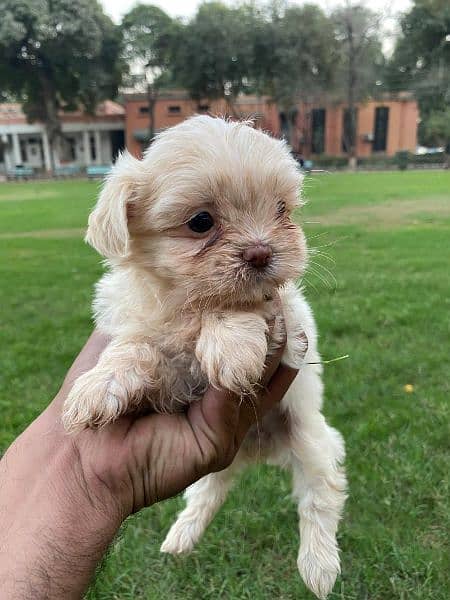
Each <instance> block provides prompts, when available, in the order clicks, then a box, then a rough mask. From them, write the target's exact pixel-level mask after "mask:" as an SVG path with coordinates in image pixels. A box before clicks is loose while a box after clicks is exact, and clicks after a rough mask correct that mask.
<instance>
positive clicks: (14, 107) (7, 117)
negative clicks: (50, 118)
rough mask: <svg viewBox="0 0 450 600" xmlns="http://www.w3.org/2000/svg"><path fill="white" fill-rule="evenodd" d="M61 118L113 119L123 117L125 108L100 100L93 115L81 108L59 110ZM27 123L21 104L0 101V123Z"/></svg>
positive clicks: (69, 119) (73, 119)
mask: <svg viewBox="0 0 450 600" xmlns="http://www.w3.org/2000/svg"><path fill="white" fill-rule="evenodd" d="M60 115H61V120H62V122H63V123H64V121H72V122H73V121H82V120H84V119H86V118H88V119H89V120H92V119H108V120H110V119H114V120H116V119H117V118H122V119H123V118H125V109H124V108H123V106H122V105H121V104H118V103H117V102H113V101H112V100H105V101H104V102H101V103H100V104H99V105H98V106H97V109H96V111H95V115H87V114H86V113H84V112H83V111H82V110H76V111H70V112H64V111H61V112H60ZM21 123H27V118H26V115H25V113H24V112H23V110H22V105H21V104H19V103H17V102H4V103H0V125H18V124H21Z"/></svg>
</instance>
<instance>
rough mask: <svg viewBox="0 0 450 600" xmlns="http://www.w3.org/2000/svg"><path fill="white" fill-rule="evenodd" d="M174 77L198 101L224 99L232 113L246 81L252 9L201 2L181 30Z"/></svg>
mask: <svg viewBox="0 0 450 600" xmlns="http://www.w3.org/2000/svg"><path fill="white" fill-rule="evenodd" d="M177 48H178V49H177V52H176V54H175V64H174V71H175V77H176V79H177V81H179V82H180V84H181V85H182V86H183V87H184V88H185V89H187V90H188V91H189V93H190V95H191V97H192V98H193V99H194V100H197V101H198V102H199V101H200V100H202V99H205V98H206V99H210V100H215V99H223V100H225V101H226V103H227V105H228V110H229V112H230V113H231V114H233V115H235V114H236V107H235V100H236V97H237V96H238V94H239V93H241V92H243V91H245V90H246V89H247V87H248V85H249V76H250V73H251V65H252V61H253V42H252V11H251V10H250V8H249V7H248V6H246V5H243V6H240V7H237V8H230V7H228V6H225V5H224V4H222V3H220V2H207V3H204V4H201V5H200V7H199V8H198V10H197V13H196V15H195V16H194V18H193V19H192V20H191V21H190V22H189V23H187V25H185V27H184V28H183V29H182V30H181V31H180V39H179V41H178V44H177Z"/></svg>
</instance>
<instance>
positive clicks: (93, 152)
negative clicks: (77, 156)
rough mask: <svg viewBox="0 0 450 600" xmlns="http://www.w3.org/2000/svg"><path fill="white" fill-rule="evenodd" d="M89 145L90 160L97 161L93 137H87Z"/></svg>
mask: <svg viewBox="0 0 450 600" xmlns="http://www.w3.org/2000/svg"><path fill="white" fill-rule="evenodd" d="M89 145H90V147H91V158H92V160H97V148H96V147H95V137H94V136H93V135H90V136H89Z"/></svg>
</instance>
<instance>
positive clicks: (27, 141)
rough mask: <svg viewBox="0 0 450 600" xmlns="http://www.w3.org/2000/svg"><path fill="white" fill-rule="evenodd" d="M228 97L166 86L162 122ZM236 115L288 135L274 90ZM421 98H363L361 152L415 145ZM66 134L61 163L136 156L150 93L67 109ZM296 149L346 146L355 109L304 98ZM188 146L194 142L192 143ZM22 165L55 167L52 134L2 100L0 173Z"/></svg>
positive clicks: (294, 130) (217, 108) (159, 111)
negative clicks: (199, 96)
mask: <svg viewBox="0 0 450 600" xmlns="http://www.w3.org/2000/svg"><path fill="white" fill-rule="evenodd" d="M229 112H230V107H229V106H227V104H226V103H225V102H224V101H211V102H208V101H203V102H195V101H194V100H192V99H191V98H190V97H189V95H188V94H187V93H186V92H184V91H182V90H171V91H167V92H164V93H161V94H160V96H159V98H158V100H157V102H156V104H155V130H156V131H160V130H162V129H165V128H166V127H171V126H172V125H176V124H177V123H180V122H181V121H183V120H184V119H186V118H187V117H189V116H191V115H193V114H196V113H204V114H215V115H226V114H229ZM234 113H235V116H239V117H241V118H248V117H251V118H253V119H254V121H255V126H256V127H259V128H261V129H264V130H265V131H269V132H270V133H272V134H273V135H275V136H277V137H283V136H286V131H287V128H288V127H287V122H286V119H285V117H284V115H283V113H280V111H279V110H278V107H277V106H276V105H275V104H274V103H273V102H270V101H269V100H268V99H267V98H264V97H256V96H240V97H239V98H238V100H237V102H236V103H235V106H234ZM418 116H419V115H418V108H417V103H416V101H415V100H414V98H413V97H412V96H411V94H409V93H406V92H402V93H399V94H396V95H395V96H393V95H384V96H382V97H381V98H379V99H378V100H369V101H368V102H365V103H363V104H360V105H358V108H357V126H356V130H357V131H356V148H357V155H358V156H360V157H367V156H370V155H372V154H385V155H387V156H393V155H394V154H395V153H396V152H398V151H399V150H409V151H410V152H414V151H415V149H416V145H417V123H418ZM61 120H62V130H63V133H64V138H63V139H61V140H59V141H58V143H57V144H56V148H55V153H54V154H55V165H56V167H60V166H63V167H64V166H66V165H67V166H70V165H76V166H78V167H86V166H89V165H95V164H97V165H109V164H111V163H112V162H113V161H114V159H115V156H116V155H117V153H118V151H119V150H121V149H122V148H123V147H124V145H126V147H127V148H128V149H129V150H130V152H131V153H132V154H134V155H135V156H141V155H142V151H143V149H145V147H146V146H147V140H148V130H149V114H148V104H147V97H146V95H145V94H131V95H125V97H124V101H123V104H122V105H121V104H118V103H116V102H111V101H107V102H103V103H102V104H100V105H99V107H98V109H97V111H96V113H95V115H86V114H83V113H81V112H80V111H77V112H70V113H67V112H66V113H62V115H61ZM290 130H291V134H292V135H291V141H292V147H293V150H294V151H295V152H296V153H298V154H300V155H301V156H303V157H304V158H309V157H315V156H318V155H322V154H325V155H331V156H339V155H345V154H346V146H347V144H348V131H347V133H346V130H348V111H347V110H346V108H345V105H344V104H342V103H337V102H332V101H325V100H324V99H323V98H321V99H320V100H318V101H315V102H302V103H300V104H299V105H298V110H297V116H296V118H295V122H294V124H293V125H292V126H291V127H290ZM187 150H188V149H187ZM16 166H25V167H33V168H34V169H35V170H36V171H50V170H51V159H50V152H49V141H48V137H47V134H46V131H45V127H44V125H43V124H42V123H28V122H27V120H26V117H25V115H24V114H23V112H22V109H21V106H20V105H19V104H0V173H1V172H4V171H7V170H8V169H12V168H14V167H16Z"/></svg>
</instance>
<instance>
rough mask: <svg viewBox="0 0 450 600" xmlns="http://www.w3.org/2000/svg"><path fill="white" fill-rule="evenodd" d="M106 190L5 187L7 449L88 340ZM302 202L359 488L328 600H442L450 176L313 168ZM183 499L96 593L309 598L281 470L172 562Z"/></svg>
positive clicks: (253, 487) (340, 420) (137, 523)
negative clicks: (90, 231) (91, 215)
mask: <svg viewBox="0 0 450 600" xmlns="http://www.w3.org/2000/svg"><path fill="white" fill-rule="evenodd" d="M97 187H98V186H97V184H96V183H93V182H87V181H70V182H57V183H26V184H3V185H1V186H0V257H1V258H0V276H1V282H2V285H1V287H0V306H1V311H0V331H1V339H2V344H1V350H0V351H1V369H0V414H1V417H0V452H1V451H3V450H4V449H5V448H6V447H7V445H8V444H9V443H10V442H11V441H12V439H13V438H14V437H15V436H16V435H17V434H18V433H19V432H20V431H21V430H22V429H23V428H24V427H25V426H26V425H27V424H28V423H29V422H30V420H31V419H33V418H34V417H35V416H36V415H37V414H38V413H39V412H40V411H41V410H42V409H43V407H44V406H45V405H46V404H47V403H48V401H49V400H50V398H51V397H52V396H53V395H54V394H55V392H56V391H57V389H58V386H59V384H60V382H61V380H62V378H63V376H64V373H65V371H66V370H67V368H68V366H69V365H70V363H71V360H72V359H73V357H74V356H75V354H76V353H77V351H78V350H79V349H80V347H81V346H82V344H83V342H84V340H85V338H86V337H87V335H88V333H89V331H90V329H91V322H90V306H89V305H90V300H91V296H92V284H93V283H94V282H95V280H96V279H97V278H98V277H99V275H100V273H101V265H100V261H99V258H98V256H96V255H95V253H94V252H93V251H92V250H91V249H89V248H88V247H87V246H85V245H84V244H83V242H82V239H81V230H82V228H83V227H84V225H85V223H86V219H87V214H88V211H89V208H90V207H91V206H92V205H93V202H94V198H95V195H96V191H97ZM305 197H306V198H307V199H308V201H309V202H308V204H307V205H306V207H305V208H304V209H303V210H302V211H301V214H299V217H300V218H302V219H303V220H304V221H305V230H306V232H307V234H308V236H309V239H310V245H311V246H313V247H316V248H317V253H316V254H315V255H314V257H313V258H312V261H313V264H312V265H311V271H310V272H309V274H308V275H307V277H306V282H305V285H306V289H307V294H308V297H309V299H310V301H311V303H312V305H313V307H314V309H315V313H316V316H317V320H318V323H319V328H320V332H321V350H322V354H323V356H324V358H332V357H335V356H339V355H341V354H347V353H348V354H350V356H351V357H350V359H349V360H347V361H342V362H339V363H336V364H331V365H329V366H327V367H326V370H325V379H326V390H327V393H326V405H325V412H326V414H327V416H328V418H329V420H330V422H331V423H332V424H334V425H335V426H336V427H338V428H339V429H340V430H341V431H342V432H343V434H344V436H345V439H346V443H347V469H348V476H349V483H350V497H349V500H348V503H347V510H346V514H345V518H344V521H343V524H342V526H341V529H340V534H339V537H340V544H341V548H342V562H343V573H342V578H341V579H340V580H339V582H338V583H337V585H336V587H335V590H334V593H333V594H332V596H330V597H331V598H334V599H335V600H337V599H338V598H341V599H346V600H353V599H354V600H362V599H368V600H391V599H396V598H398V599H402V600H406V599H417V600H419V599H420V600H441V599H442V600H444V599H445V600H447V599H448V598H450V579H449V578H450V568H449V566H450V565H449V559H448V556H449V554H448V550H449V549H448V533H449V531H450V523H449V520H450V519H449V515H450V511H449V506H448V498H449V489H448V471H449V468H448V465H449V438H450V436H449V421H448V414H449V413H448V407H449V404H448V398H449V392H450V389H449V365H448V355H449V340H450V321H449V315H450V278H449V272H450V265H449V259H450V252H449V247H450V243H449V241H450V172H443V171H428V172H389V173H370V174H362V173H359V174H336V175H325V174H324V175H316V176H313V177H309V178H308V179H307V180H306V186H305ZM406 384H411V385H412V386H414V391H413V392H412V393H407V392H406V391H405V390H404V386H405V385H406ZM181 505H182V502H181V499H180V498H176V499H174V500H171V501H169V502H165V503H163V504H161V505H158V506H155V507H152V508H150V509H147V510H145V511H143V512H142V513H141V514H139V515H137V516H134V517H132V518H130V519H129V520H128V521H127V523H126V524H125V525H124V527H123V529H122V531H121V534H120V535H119V537H118V538H117V541H116V542H115V544H114V546H113V547H112V549H111V550H110V552H109V555H108V557H107V559H106V560H105V562H104V564H103V566H102V568H101V570H100V572H99V574H98V576H97V579H96V581H95V583H94V584H93V585H92V587H91V590H90V591H89V593H88V596H87V597H88V598H89V599H90V600H94V599H95V600H111V599H120V600H131V599H133V600H134V599H148V600H153V599H154V600H156V599H160V598H168V599H170V600H176V599H182V598H183V599H190V598H193V599H194V598H195V599H201V600H203V599H216V598H226V599H236V600H242V599H247V598H248V599H250V598H251V599H252V600H254V599H261V600H263V599H269V598H270V599H272V598H273V599H277V600H279V599H280V600H281V599H294V598H295V599H299V600H302V599H305V600H307V599H311V598H312V595H311V594H310V593H309V592H308V591H307V590H306V589H305V587H304V586H303V584H302V582H301V580H300V578H299V576H298V573H297V571H296V554H297V547H298V534H297V516H296V510H295V507H294V504H293V503H292V501H291V499H290V482H289V477H288V475H286V474H282V473H280V472H279V471H277V470H275V469H269V468H266V467H255V468H253V469H252V470H251V471H249V472H248V473H247V475H246V476H245V477H244V478H243V479H242V480H240V481H239V482H238V484H237V485H236V488H235V489H234V491H233V492H232V493H231V495H230V497H229V499H228V501H227V503H226V505H225V506H224V508H223V509H222V510H221V512H220V514H219V515H218V516H217V518H216V519H215V520H214V522H213V523H212V525H211V526H210V528H209V529H208V531H207V533H206V535H205V537H204V539H203V541H202V543H201V544H200V545H199V546H198V549H197V550H196V551H195V552H194V553H193V554H192V555H191V556H190V557H187V558H182V559H174V558H172V557H168V556H162V555H160V554H159V552H158V548H159V544H160V543H161V541H162V540H163V538H164V535H165V533H166V531H167V529H168V527H169V524H170V523H171V522H172V520H173V519H174V516H175V513H176V512H177V510H178V509H179V508H180V507H181Z"/></svg>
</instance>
